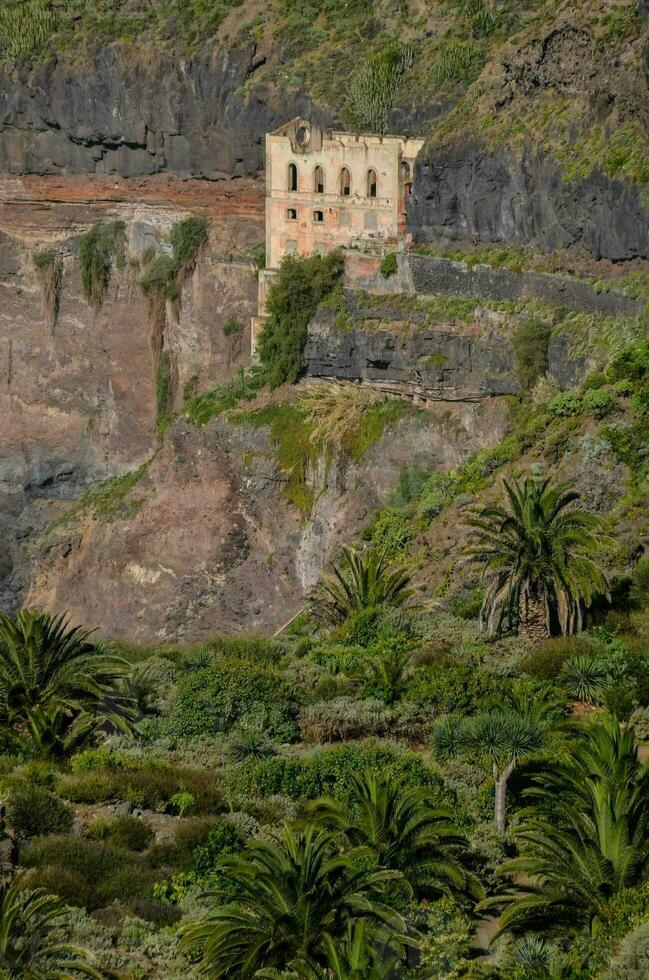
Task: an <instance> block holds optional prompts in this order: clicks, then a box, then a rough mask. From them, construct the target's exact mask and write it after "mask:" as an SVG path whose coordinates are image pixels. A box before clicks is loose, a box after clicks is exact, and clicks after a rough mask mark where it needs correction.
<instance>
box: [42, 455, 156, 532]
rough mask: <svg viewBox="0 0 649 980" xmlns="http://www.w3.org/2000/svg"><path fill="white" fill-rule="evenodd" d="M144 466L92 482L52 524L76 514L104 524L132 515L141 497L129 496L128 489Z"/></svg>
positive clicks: (143, 469) (140, 501) (145, 467)
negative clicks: (121, 474) (98, 481)
mask: <svg viewBox="0 0 649 980" xmlns="http://www.w3.org/2000/svg"><path fill="white" fill-rule="evenodd" d="M147 469H148V463H144V464H143V465H142V466H139V467H138V468H137V469H136V470H131V471H130V472H129V473H124V474H123V476H111V477H109V478H108V479H107V480H102V481H101V483H96V484H95V485H94V486H92V487H90V489H89V490H86V491H85V493H82V494H81V496H80V497H79V498H78V499H77V500H76V501H75V502H74V504H73V506H72V507H71V508H70V510H68V511H67V512H66V513H65V514H64V515H63V517H61V518H60V519H59V521H58V522H56V523H60V524H67V523H69V522H70V521H72V520H74V519H75V518H77V517H91V518H94V519H95V520H98V521H101V522H102V523H104V524H112V523H113V521H116V520H124V519H128V518H129V517H133V516H134V515H135V514H136V513H137V512H138V510H139V509H140V507H141V506H142V504H143V503H144V498H142V497H139V498H138V497H132V496H131V492H132V491H133V490H134V489H135V487H136V486H137V485H138V483H139V482H140V480H141V479H142V477H143V476H144V474H145V473H146V471H147ZM56 523H55V525H54V526H56Z"/></svg>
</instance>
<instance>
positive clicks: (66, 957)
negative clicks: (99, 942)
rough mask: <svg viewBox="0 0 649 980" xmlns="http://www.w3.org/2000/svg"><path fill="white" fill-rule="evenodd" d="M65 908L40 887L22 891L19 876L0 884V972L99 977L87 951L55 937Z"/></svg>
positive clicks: (27, 977) (52, 978) (50, 978)
mask: <svg viewBox="0 0 649 980" xmlns="http://www.w3.org/2000/svg"><path fill="white" fill-rule="evenodd" d="M65 911H66V908H65V905H64V904H63V902H62V901H61V900H60V898H58V897H57V896H56V895H48V894H46V892H45V890H44V889H42V888H37V889H36V890H35V891H26V890H24V889H23V887H22V877H20V876H19V877H17V878H16V879H15V880H14V882H13V884H12V885H11V886H10V887H7V886H6V885H5V886H2V887H0V975H1V976H3V977H16V978H17V980H18V978H20V980H74V978H75V977H79V976H86V977H99V978H100V977H101V973H99V972H98V971H97V970H95V969H94V967H93V966H91V964H90V960H91V958H92V956H91V954H90V953H89V952H88V951H87V950H85V949H80V948H79V947H77V946H71V945H69V944H67V943H59V942H57V941H56V938H55V935H54V934H55V932H56V931H57V929H59V928H60V926H61V916H62V915H63V914H64V913H65Z"/></svg>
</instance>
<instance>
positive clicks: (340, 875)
mask: <svg viewBox="0 0 649 980" xmlns="http://www.w3.org/2000/svg"><path fill="white" fill-rule="evenodd" d="M339 843H340V841H339V835H337V834H335V833H332V832H331V831H329V830H325V829H322V828H318V827H315V826H307V827H306V829H304V830H295V829H292V828H290V827H287V828H286V829H285V830H284V832H283V833H282V835H281V837H280V838H279V839H278V840H276V841H257V842H253V843H251V844H250V845H249V846H248V847H247V848H246V850H245V851H244V852H242V854H240V855H238V856H236V857H228V858H223V859H222V860H221V861H220V862H219V866H218V869H219V870H220V871H221V872H224V873H226V874H227V877H228V880H229V882H230V887H231V889H233V891H234V895H235V901H234V902H233V903H232V904H227V905H221V906H219V907H217V908H216V909H215V910H214V911H213V912H212V913H211V914H210V915H209V916H208V917H207V918H205V919H202V920H201V921H199V922H197V923H195V924H193V925H189V926H187V927H185V929H184V930H183V933H184V935H183V946H184V947H185V948H189V949H194V950H198V951H199V952H200V953H201V955H202V962H201V967H202V968H203V969H204V970H205V971H206V972H208V973H209V975H210V976H214V977H221V976H233V977H234V976H236V977H239V978H241V980H247V978H249V977H253V976H257V975H258V974H257V973H256V971H258V970H261V969H265V970H267V971H268V970H272V969H276V970H284V969H287V968H289V967H290V966H291V965H292V964H296V963H300V964H307V965H313V966H317V967H326V965H327V963H328V955H329V949H330V942H335V941H337V940H340V939H342V938H343V937H344V936H345V934H346V931H347V928H348V925H349V923H352V922H354V921H356V920H363V921H364V922H365V923H366V928H367V930H368V935H371V937H372V941H374V942H380V943H385V944H386V945H387V946H388V947H390V948H391V949H393V950H397V951H399V952H398V955H401V954H402V951H403V946H404V943H405V942H406V941H407V940H406V935H405V934H406V927H405V923H404V920H403V918H402V917H401V916H400V915H399V914H398V913H396V912H395V911H394V910H393V909H392V908H390V907H389V906H388V905H386V904H385V903H384V902H383V900H382V895H383V893H384V892H385V890H386V889H387V888H392V889H394V888H399V889H402V890H403V891H404V893H406V894H408V893H409V888H408V885H407V882H406V881H405V879H404V878H403V876H402V875H400V874H399V873H398V872H396V871H390V870H386V869H382V868H377V867H376V866H375V865H372V863H371V862H368V861H367V860H363V859H362V858H363V855H362V854H356V853H355V852H353V851H352V852H346V853H341V851H340V848H339Z"/></svg>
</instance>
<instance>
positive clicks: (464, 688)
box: [407, 662, 505, 714]
mask: <svg viewBox="0 0 649 980" xmlns="http://www.w3.org/2000/svg"><path fill="white" fill-rule="evenodd" d="M504 688H505V683H504V681H502V680H501V679H499V678H498V676H497V675H495V674H494V673H492V672H489V671H487V670H484V669H483V668H480V667H476V666H474V665H471V664H466V663H457V664H454V663H452V662H451V663H449V662H442V663H439V662H438V663H433V664H432V665H431V666H426V667H420V668H418V669H417V671H416V672H415V674H414V676H413V678H412V680H411V681H410V683H409V685H408V688H407V697H408V698H409V699H410V700H412V701H415V702H416V703H417V704H420V705H421V706H422V707H427V708H429V709H430V710H431V712H432V713H433V714H453V713H455V712H461V713H462V714H469V713H470V712H473V711H477V710H479V708H480V706H481V704H483V702H484V699H485V698H489V697H490V696H491V697H496V696H497V695H499V694H500V693H501V692H502V691H503V690H504Z"/></svg>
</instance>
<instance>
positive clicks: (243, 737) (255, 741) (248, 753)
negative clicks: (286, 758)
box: [228, 728, 277, 762]
mask: <svg viewBox="0 0 649 980" xmlns="http://www.w3.org/2000/svg"><path fill="white" fill-rule="evenodd" d="M228 751H229V753H230V755H231V757H232V758H233V759H234V760H235V762H241V761H242V760H243V759H266V758H267V757H268V756H269V755H275V753H276V751H277V750H276V748H275V746H274V745H273V743H272V742H271V741H270V740H269V739H268V737H267V736H266V735H265V734H264V732H263V731H261V730H260V729H258V728H242V729H240V730H239V731H238V732H234V733H233V734H232V735H231V736H230V741H229V744H228Z"/></svg>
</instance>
